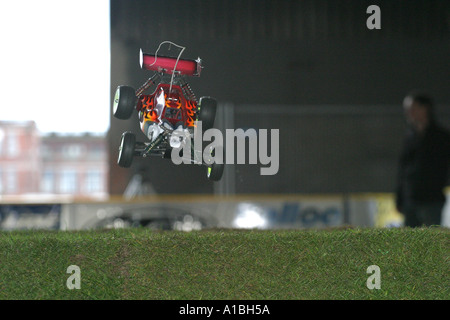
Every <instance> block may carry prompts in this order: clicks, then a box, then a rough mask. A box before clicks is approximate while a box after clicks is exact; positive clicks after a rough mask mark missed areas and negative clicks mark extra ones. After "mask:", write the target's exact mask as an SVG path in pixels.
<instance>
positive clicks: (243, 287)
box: [0, 228, 450, 300]
mask: <svg viewBox="0 0 450 320" xmlns="http://www.w3.org/2000/svg"><path fill="white" fill-rule="evenodd" d="M449 248H450V246H449V231H448V230H447V229H440V228H424V229H407V228H405V229H351V228H349V229H337V230H324V231H319V230H296V231H293V230H288V231H243V230H208V231H197V232H189V233H184V232H174V231H170V232H155V231H150V230H147V229H124V230H109V231H106V230H105V231H79V232H68V231H64V232H63V231H60V232H49V231H45V232H44V231H15V232H0V299H64V300H65V299H68V300H70V299H157V300H166V299H167V300H169V299H170V300H178V299H189V300H197V299H208V300H222V299H233V300H240V299H246V300H247V299H251V300H253V299H256V300H278V299H283V300H297V299H321V300H331V299H333V300H337V299H339V300H341V299H358V300H359V299H364V300H366V299H407V300H410V299H414V300H416V299H417V300H422V299H427V300H428V299H442V300H446V299H449V298H450V293H449V287H450V283H449V253H450V252H449ZM70 265H77V266H79V267H80V270H81V289H79V290H77V289H75V290H69V289H68V288H67V286H66V281H67V279H68V278H69V277H70V274H68V273H66V270H67V268H68V267H69V266H70ZM370 265H377V266H379V267H380V272H381V289H379V290H377V289H373V290H369V289H368V288H367V286H366V281H367V279H368V277H369V276H370V274H367V272H366V271H367V268H368V267H369V266H370Z"/></svg>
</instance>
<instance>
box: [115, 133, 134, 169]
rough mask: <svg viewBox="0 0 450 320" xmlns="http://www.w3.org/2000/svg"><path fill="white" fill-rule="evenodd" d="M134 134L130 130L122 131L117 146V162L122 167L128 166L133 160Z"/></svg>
mask: <svg viewBox="0 0 450 320" xmlns="http://www.w3.org/2000/svg"><path fill="white" fill-rule="evenodd" d="M135 146H136V136H135V135H134V133H132V132H129V131H127V132H124V133H123V134H122V140H121V141H120V147H119V158H118V159H117V164H118V165H119V166H120V167H122V168H129V167H130V166H131V163H132V162H133V157H134V148H135Z"/></svg>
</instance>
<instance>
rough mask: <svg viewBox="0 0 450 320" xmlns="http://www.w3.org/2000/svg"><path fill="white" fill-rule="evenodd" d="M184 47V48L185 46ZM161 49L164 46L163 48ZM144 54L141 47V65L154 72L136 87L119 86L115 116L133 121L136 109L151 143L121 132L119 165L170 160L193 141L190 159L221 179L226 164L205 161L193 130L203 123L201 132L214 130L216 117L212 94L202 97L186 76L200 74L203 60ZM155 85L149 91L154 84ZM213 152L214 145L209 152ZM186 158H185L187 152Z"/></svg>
mask: <svg viewBox="0 0 450 320" xmlns="http://www.w3.org/2000/svg"><path fill="white" fill-rule="evenodd" d="M183 49H184V48H183ZM158 50H159V48H158ZM158 50H157V51H156V53H155V54H149V53H144V52H143V51H142V50H141V51H140V65H141V68H142V69H146V70H149V71H153V72H154V74H153V75H152V76H151V77H150V78H149V79H148V80H147V81H146V82H145V83H144V84H143V85H142V86H141V87H140V88H139V89H137V90H135V89H134V88H132V87H130V86H118V87H117V90H116V93H115V96H114V102H113V114H114V116H115V117H116V118H118V119H123V120H125V119H129V118H130V117H131V116H132V115H133V112H134V110H137V113H138V119H139V122H140V128H141V130H142V132H143V133H144V134H145V136H146V137H147V138H148V141H147V142H137V141H136V136H135V134H134V133H132V132H130V131H127V132H124V133H123V134H122V138H121V142H120V147H119V157H118V160H117V162H118V165H119V166H121V167H124V168H128V167H130V166H131V164H132V161H133V157H135V156H141V157H147V156H150V155H156V156H161V157H164V158H168V159H171V152H172V151H173V150H174V149H175V148H178V149H177V150H178V151H180V148H181V146H182V145H183V146H185V144H186V143H187V140H188V139H190V142H191V143H190V146H191V148H192V152H190V155H189V163H195V164H201V165H203V166H205V167H206V172H207V177H208V179H210V180H213V181H217V180H220V179H221V177H222V174H223V169H224V165H223V163H219V162H212V163H206V162H205V161H204V160H203V157H202V155H201V154H198V152H194V150H193V146H194V141H193V138H194V129H195V128H196V127H197V124H198V123H199V121H201V127H202V131H205V130H207V129H209V128H212V127H213V125H214V120H215V116H216V108H217V101H216V100H215V99H213V98H211V97H201V98H200V99H199V100H197V98H196V96H195V94H194V92H193V90H192V89H191V87H190V85H189V84H188V82H187V81H186V77H188V76H194V77H199V76H200V73H201V70H202V61H201V59H200V58H198V59H196V60H189V59H180V56H181V53H182V51H181V52H180V54H179V55H178V57H170V56H161V55H158ZM154 85H156V89H154V91H153V92H152V93H150V94H144V92H146V91H147V90H149V89H150V88H151V87H152V86H154ZM210 152H211V154H213V153H214V152H215V149H211V150H210ZM183 157H186V156H185V155H183Z"/></svg>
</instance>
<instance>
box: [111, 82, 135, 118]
mask: <svg viewBox="0 0 450 320" xmlns="http://www.w3.org/2000/svg"><path fill="white" fill-rule="evenodd" d="M136 100H137V98H136V93H135V90H134V89H133V88H132V87H129V86H118V87H117V89H116V94H115V95H114V101H113V114H114V117H116V118H117V119H121V120H127V119H130V117H131V115H132V114H133V110H134V109H135V107H136Z"/></svg>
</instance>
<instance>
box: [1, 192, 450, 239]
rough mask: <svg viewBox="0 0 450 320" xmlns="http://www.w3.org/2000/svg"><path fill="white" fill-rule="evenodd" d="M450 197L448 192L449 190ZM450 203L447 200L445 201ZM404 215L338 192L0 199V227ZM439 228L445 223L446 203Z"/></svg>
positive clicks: (300, 221)
mask: <svg viewBox="0 0 450 320" xmlns="http://www.w3.org/2000/svg"><path fill="white" fill-rule="evenodd" d="M449 200H450V194H449ZM448 202H449V203H450V201H448ZM402 224H403V216H402V215H401V214H399V213H398V212H397V211H396V210H395V206H394V198H393V195H392V194H385V193H383V194H349V195H347V194H339V195H296V194H294V195H235V196H206V195H205V196H203V195H200V196H199V195H167V196H151V197H141V198H135V199H133V200H126V199H124V198H122V197H110V198H108V199H103V200H96V201H94V200H87V199H84V200H83V199H70V198H63V199H61V198H60V199H59V200H58V199H57V198H55V199H53V200H51V201H50V200H49V199H41V201H37V200H36V199H35V200H33V201H31V200H28V201H23V200H22V201H18V199H9V201H8V200H6V199H4V198H2V201H1V203H0V229H3V230H16V229H58V230H84V229H96V228H125V227H137V226H142V227H148V228H152V229H163V230H184V231H190V230H199V229H205V228H243V229H253V228H256V229H310V228H315V229H323V228H335V227H342V226H358V227H398V226H402ZM442 225H443V226H446V227H448V226H450V205H447V206H446V207H445V208H444V213H443V219H442Z"/></svg>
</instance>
